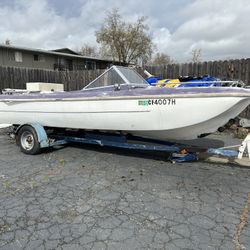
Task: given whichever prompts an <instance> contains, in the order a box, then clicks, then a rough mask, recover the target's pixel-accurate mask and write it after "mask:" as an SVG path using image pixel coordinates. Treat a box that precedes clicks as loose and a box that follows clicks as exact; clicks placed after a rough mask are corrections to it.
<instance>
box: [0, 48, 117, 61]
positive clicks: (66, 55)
mask: <svg viewBox="0 0 250 250" xmlns="http://www.w3.org/2000/svg"><path fill="white" fill-rule="evenodd" d="M0 48H3V49H13V50H22V51H27V52H35V53H40V54H49V55H55V56H64V57H70V58H79V59H87V60H94V61H103V62H114V61H113V60H109V59H101V58H96V57H90V56H82V55H79V54H70V53H65V52H58V51H60V50H63V51H65V50H66V49H67V50H69V51H72V52H74V51H73V50H71V49H68V48H63V49H56V50H43V49H33V48H26V47H19V46H12V45H4V44H0ZM74 53H76V52H74ZM117 63H118V62H117Z"/></svg>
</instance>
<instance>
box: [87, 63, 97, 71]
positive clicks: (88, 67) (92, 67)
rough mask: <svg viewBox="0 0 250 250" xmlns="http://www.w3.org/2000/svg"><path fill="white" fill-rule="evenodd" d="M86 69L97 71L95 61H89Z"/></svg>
mask: <svg viewBox="0 0 250 250" xmlns="http://www.w3.org/2000/svg"><path fill="white" fill-rule="evenodd" d="M86 69H90V70H91V69H96V62H94V61H87V62H86Z"/></svg>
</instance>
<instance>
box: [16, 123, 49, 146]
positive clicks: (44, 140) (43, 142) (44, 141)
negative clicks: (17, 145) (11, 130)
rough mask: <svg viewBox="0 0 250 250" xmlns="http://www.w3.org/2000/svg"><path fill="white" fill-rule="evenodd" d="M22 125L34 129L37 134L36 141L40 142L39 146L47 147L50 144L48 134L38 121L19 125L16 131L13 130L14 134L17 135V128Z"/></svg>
mask: <svg viewBox="0 0 250 250" xmlns="http://www.w3.org/2000/svg"><path fill="white" fill-rule="evenodd" d="M23 126H31V127H32V128H34V129H35V131H36V134H37V138H38V141H39V143H40V147H41V148H47V147H49V146H50V143H49V139H48V136H47V133H46V131H45V129H44V127H43V126H42V125H40V124H38V123H26V124H22V125H20V126H19V127H18V128H17V129H16V131H15V134H16V135H17V134H18V132H19V130H20V129H21V128H22V127H23Z"/></svg>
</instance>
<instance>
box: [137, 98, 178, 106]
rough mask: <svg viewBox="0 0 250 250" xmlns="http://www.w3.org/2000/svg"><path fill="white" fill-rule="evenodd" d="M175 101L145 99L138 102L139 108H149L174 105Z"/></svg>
mask: <svg viewBox="0 0 250 250" xmlns="http://www.w3.org/2000/svg"><path fill="white" fill-rule="evenodd" d="M175 104H176V99H146V100H139V101H138V105H139V106H149V105H175Z"/></svg>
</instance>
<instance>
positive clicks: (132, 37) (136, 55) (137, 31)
mask: <svg viewBox="0 0 250 250" xmlns="http://www.w3.org/2000/svg"><path fill="white" fill-rule="evenodd" d="M144 22H145V17H140V18H138V19H137V21H136V22H135V23H127V22H125V21H124V20H122V17H121V16H120V14H119V12H118V10H117V9H113V10H112V11H111V12H108V14H107V17H106V19H105V21H104V24H103V26H102V27H101V29H100V30H98V31H97V32H96V38H97V42H98V43H100V44H101V45H102V50H103V51H105V52H106V54H107V55H108V56H111V57H112V59H113V60H118V61H119V62H123V63H128V64H129V63H137V62H138V61H139V60H140V61H145V60H148V59H149V58H150V57H151V54H152V48H153V43H152V41H151V38H150V36H149V35H148V34H147V30H148V27H147V25H146V24H145V23H144Z"/></svg>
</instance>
